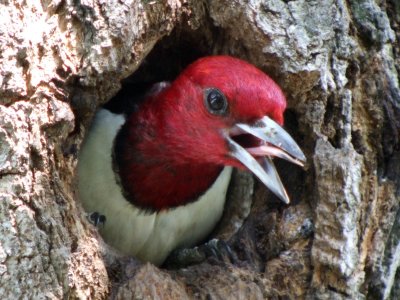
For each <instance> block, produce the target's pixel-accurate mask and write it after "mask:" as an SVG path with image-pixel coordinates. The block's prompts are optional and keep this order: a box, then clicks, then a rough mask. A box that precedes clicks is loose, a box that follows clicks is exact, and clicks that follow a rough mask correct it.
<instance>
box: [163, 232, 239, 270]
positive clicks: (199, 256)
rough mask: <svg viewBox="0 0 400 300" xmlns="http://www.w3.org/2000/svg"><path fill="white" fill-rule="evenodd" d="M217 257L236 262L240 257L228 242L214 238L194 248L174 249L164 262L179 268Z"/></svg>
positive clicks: (227, 261)
mask: <svg viewBox="0 0 400 300" xmlns="http://www.w3.org/2000/svg"><path fill="white" fill-rule="evenodd" d="M208 258H210V259H215V260H217V261H222V262H225V263H233V264H236V262H238V257H237V256H236V254H235V252H233V251H232V249H231V247H230V246H229V245H228V243H227V242H225V241H223V240H218V239H212V240H210V241H208V242H206V243H204V244H202V245H200V246H197V247H194V248H184V249H176V250H174V251H173V252H172V253H171V254H170V255H169V256H168V258H167V260H166V262H165V263H164V265H165V267H167V268H170V269H178V268H183V267H187V266H190V265H195V264H199V263H201V262H203V261H205V260H206V259H208Z"/></svg>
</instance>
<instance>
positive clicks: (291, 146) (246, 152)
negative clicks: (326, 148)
mask: <svg viewBox="0 0 400 300" xmlns="http://www.w3.org/2000/svg"><path fill="white" fill-rule="evenodd" d="M239 135H242V136H243V137H245V136H246V135H247V136H248V135H251V136H250V137H249V136H248V137H247V139H243V137H242V138H238V136H239ZM254 138H257V142H254ZM227 140H228V143H229V147H230V150H231V151H230V154H231V155H232V156H233V157H234V158H236V159H237V160H238V161H240V162H241V163H242V164H243V165H244V166H246V167H247V168H248V169H249V170H250V171H252V172H253V173H254V175H256V176H257V177H258V178H259V179H260V180H261V181H262V182H263V183H264V184H265V185H266V186H267V187H268V188H269V189H270V190H271V191H272V192H273V193H274V194H275V195H276V196H277V197H279V198H280V199H281V200H282V201H283V202H285V203H289V202H290V200H289V196H288V195H287V193H286V190H285V188H284V187H283V184H282V182H281V180H280V178H279V175H278V172H277V171H276V168H275V166H274V163H273V162H272V159H271V157H275V156H276V157H280V158H283V159H286V160H288V161H290V162H292V163H295V164H297V165H300V166H303V165H304V162H305V160H306V158H305V156H304V154H303V152H302V151H301V150H300V148H299V146H298V145H297V144H296V142H295V141H294V140H293V139H292V137H291V136H290V135H289V134H288V133H287V132H286V131H285V130H284V129H283V128H282V127H280V126H279V125H278V124H277V123H275V122H274V121H272V120H271V119H270V118H268V117H263V118H262V119H260V120H259V121H257V122H256V123H255V124H254V125H248V124H236V125H235V127H234V128H233V129H232V130H231V132H230V136H228V137H227ZM246 140H247V141H252V140H253V141H252V142H251V143H243V141H246ZM241 141H242V142H241Z"/></svg>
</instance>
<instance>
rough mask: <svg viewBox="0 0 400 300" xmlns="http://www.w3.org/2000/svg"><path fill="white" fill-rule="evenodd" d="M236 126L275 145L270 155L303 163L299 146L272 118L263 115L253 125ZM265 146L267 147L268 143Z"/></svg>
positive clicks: (302, 154) (242, 124) (303, 156)
mask: <svg viewBox="0 0 400 300" xmlns="http://www.w3.org/2000/svg"><path fill="white" fill-rule="evenodd" d="M236 127H237V128H239V130H242V132H243V133H249V134H251V135H253V136H255V137H258V138H259V139H260V140H262V141H264V142H267V143H268V144H270V145H272V146H275V148H276V150H275V152H274V153H270V155H272V156H277V157H280V158H283V159H286V160H288V161H290V162H292V163H295V164H297V165H300V166H303V165H304V162H305V161H306V157H305V155H304V153H303V152H302V151H301V149H300V147H299V146H298V145H297V144H296V142H295V141H294V140H293V138H292V137H291V136H290V135H289V133H287V132H286V131H285V130H284V129H283V128H282V127H281V126H279V124H278V123H276V122H274V121H273V120H272V119H270V118H268V117H263V118H261V119H260V120H258V121H257V122H256V123H255V124H254V125H248V124H245V123H239V124H236ZM266 146H267V147H268V146H269V145H266ZM270 148H272V147H270ZM270 150H271V149H270ZM282 150H283V151H282ZM271 151H272V150H271Z"/></svg>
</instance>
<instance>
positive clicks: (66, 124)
mask: <svg viewBox="0 0 400 300" xmlns="http://www.w3.org/2000/svg"><path fill="white" fill-rule="evenodd" d="M399 40H400V4H399V2H398V1H397V0H357V1H356V0H348V1H342V0H322V1H314V0H294V1H280V0H229V1H228V0H208V1H207V0H201V1H196V0H159V1H158V0H154V1H151V0H150V1H148V0H107V1H106V0H63V1H62V0H42V1H22V0H21V1H16V0H2V1H0V298H1V299H76V298H77V299H108V298H111V299H192V298H196V299H400V271H399V270H400V268H399V265H400V209H399V199H400V140H399V138H400V90H399V77H398V73H399V71H400V67H399V66H400V46H399V45H400V42H399ZM210 54H230V55H233V56H237V57H240V58H242V59H245V60H247V61H249V62H251V63H253V64H255V65H256V66H258V67H259V68H260V69H262V70H263V71H265V72H266V73H267V74H269V75H270V76H271V77H272V78H273V79H274V80H276V81H277V82H278V83H279V85H280V86H281V87H282V89H283V90H284V92H285V94H286V95H287V99H288V109H287V112H286V115H285V127H286V128H287V129H288V131H289V132H290V133H291V134H292V136H293V137H294V138H295V140H296V141H298V143H299V144H300V146H301V148H302V149H303V150H304V152H305V154H306V156H307V158H308V161H307V165H306V168H305V170H301V169H300V168H297V167H295V166H293V165H290V164H286V163H284V162H277V165H278V168H279V173H280V174H281V177H282V179H283V181H284V185H285V186H286V187H287V190H288V193H289V195H290V197H291V199H292V203H291V204H290V205H289V206H285V205H283V204H281V203H279V201H278V200H276V199H275V198H274V197H273V196H272V194H271V193H270V192H269V191H267V190H266V189H265V187H263V186H262V185H261V184H260V183H258V181H257V180H253V179H252V177H251V176H249V175H246V174H242V173H237V174H236V176H235V178H234V184H232V187H231V190H232V193H231V196H230V198H231V199H230V202H229V203H228V205H227V210H226V214H225V217H224V219H223V221H222V222H221V224H220V226H219V228H218V229H217V231H216V232H215V234H214V235H216V236H218V237H220V238H223V239H225V240H226V241H227V242H228V243H229V245H230V246H231V248H232V250H233V251H234V253H235V254H236V255H237V256H238V259H239V262H238V263H236V264H231V263H229V262H227V261H225V260H217V259H214V258H209V259H208V260H206V261H205V262H203V263H200V264H197V265H193V266H189V267H186V268H181V269H176V270H170V269H166V268H157V267H155V266H153V265H151V264H141V263H139V262H137V261H136V260H135V259H134V258H128V257H121V256H119V255H118V254H115V253H114V252H113V250H112V249H110V248H109V247H108V246H107V245H105V244H104V243H103V242H102V240H101V237H100V236H99V235H98V233H97V231H96V229H95V228H94V226H92V225H91V224H90V223H89V222H88V221H87V218H86V215H85V212H84V211H83V209H82V207H81V205H80V203H79V199H78V197H77V196H76V165H77V153H78V152H79V148H80V144H81V142H82V140H83V137H84V135H85V132H86V130H87V129H88V126H89V124H90V121H91V118H92V117H93V114H94V112H95V111H96V109H97V108H98V107H99V106H100V105H101V104H104V103H105V102H106V101H108V100H109V99H111V98H112V97H113V96H114V95H115V94H116V93H117V92H118V90H119V89H120V88H121V86H122V85H123V84H122V85H121V82H125V83H126V82H127V81H129V80H130V81H131V82H134V83H137V82H140V81H142V82H145V81H157V80H166V79H167V80H168V79H171V78H173V77H174V76H176V74H178V72H179V71H180V70H181V69H182V67H184V66H185V65H187V64H188V63H189V62H191V61H193V60H194V59H196V58H198V57H200V56H204V55H210ZM123 80H124V81H123ZM233 194H235V195H236V196H234V195H233ZM247 215H248V216H247ZM246 216H247V218H246ZM238 224H242V226H241V228H240V229H237V227H238V226H237V225H238Z"/></svg>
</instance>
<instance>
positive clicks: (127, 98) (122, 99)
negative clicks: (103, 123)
mask: <svg viewBox="0 0 400 300" xmlns="http://www.w3.org/2000/svg"><path fill="white" fill-rule="evenodd" d="M211 49H212V41H211V39H210V38H208V37H207V35H206V34H201V33H200V32H199V34H198V35H197V34H196V32H182V31H179V30H175V31H174V32H173V33H172V34H171V35H169V36H167V37H165V38H164V39H162V40H161V41H160V42H159V43H157V45H155V47H154V48H153V49H152V50H151V52H150V53H149V54H148V55H147V57H146V58H145V59H144V60H143V62H142V64H141V65H140V67H139V68H138V69H137V70H136V71H135V72H134V73H133V74H132V75H130V76H128V77H127V78H125V79H123V80H122V82H121V84H122V88H121V90H120V91H119V92H118V93H117V94H116V95H115V96H114V97H113V98H112V99H110V101H109V102H107V103H106V104H105V105H104V107H105V108H107V109H108V110H110V111H112V112H114V113H123V112H125V113H126V112H127V111H128V113H129V111H130V110H132V109H134V106H135V105H136V104H138V103H140V102H141V101H142V100H143V96H144V95H145V93H146V91H148V90H149V89H150V88H151V87H152V86H153V84H155V83H158V82H163V81H173V80H174V79H175V78H176V77H177V76H178V75H179V73H180V72H181V71H182V70H183V69H184V68H185V67H186V66H188V65H189V64H190V63H192V62H193V61H195V60H196V59H198V58H200V57H203V56H207V55H211V51H212V50H211Z"/></svg>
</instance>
